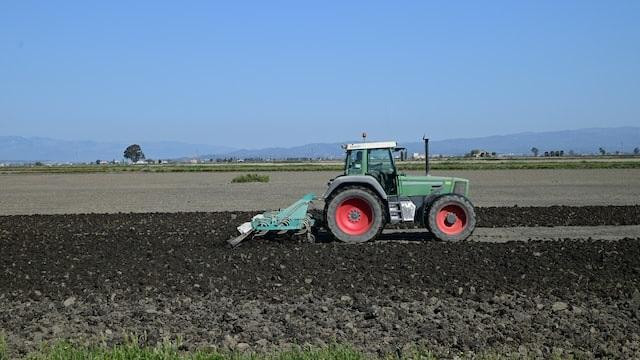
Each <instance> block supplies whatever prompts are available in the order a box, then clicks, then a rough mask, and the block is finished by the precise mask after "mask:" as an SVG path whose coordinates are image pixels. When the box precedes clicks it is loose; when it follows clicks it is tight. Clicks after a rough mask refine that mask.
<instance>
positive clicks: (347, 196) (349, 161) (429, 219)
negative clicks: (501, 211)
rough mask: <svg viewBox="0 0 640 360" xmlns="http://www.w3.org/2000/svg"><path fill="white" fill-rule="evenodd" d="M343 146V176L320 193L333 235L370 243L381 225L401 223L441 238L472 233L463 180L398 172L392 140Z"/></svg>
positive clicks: (470, 208) (471, 213)
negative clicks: (344, 154)
mask: <svg viewBox="0 0 640 360" xmlns="http://www.w3.org/2000/svg"><path fill="white" fill-rule="evenodd" d="M345 149H346V151H347V156H346V161H345V170H344V174H343V175H341V176H338V177H337V178H335V179H333V180H331V181H330V182H329V188H328V189H327V191H326V192H325V194H324V196H323V198H324V200H325V208H324V217H325V218H324V222H325V224H326V226H327V228H328V230H329V231H330V232H331V234H333V236H334V237H335V238H336V239H338V240H340V241H343V242H348V243H359V242H365V241H369V240H372V239H375V238H376V237H377V236H378V235H379V234H380V232H381V231H382V229H383V228H384V227H385V225H387V224H397V223H402V222H410V223H416V224H418V225H420V226H422V227H426V228H427V229H429V231H430V232H431V233H432V234H433V235H434V236H435V237H436V238H438V239H441V240H450V241H456V240H464V239H466V238H467V237H469V235H471V233H472V232H473V230H474V228H475V223H476V219H475V212H474V209H473V205H472V204H471V202H470V201H469V200H468V199H467V195H468V192H469V181H468V180H466V179H460V178H453V177H438V176H430V175H425V176H409V175H406V174H403V173H400V172H398V170H397V168H396V166H395V162H394V156H393V153H394V152H396V151H401V150H403V149H402V148H398V147H397V145H396V142H377V143H376V142H373V143H357V144H348V145H346V146H345ZM426 157H427V158H428V156H426ZM426 167H427V171H428V164H427V165H426Z"/></svg>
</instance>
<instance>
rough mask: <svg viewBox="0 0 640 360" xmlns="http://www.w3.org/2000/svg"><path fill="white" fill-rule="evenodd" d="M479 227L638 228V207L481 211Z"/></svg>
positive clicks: (571, 207)
mask: <svg viewBox="0 0 640 360" xmlns="http://www.w3.org/2000/svg"><path fill="white" fill-rule="evenodd" d="M476 213H477V217H478V226H479V227H512V226H597V225H638V224H640V205H631V206H550V207H535V206H526V207H519V206H514V207H483V208H478V209H476Z"/></svg>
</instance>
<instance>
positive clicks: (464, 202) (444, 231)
mask: <svg viewBox="0 0 640 360" xmlns="http://www.w3.org/2000/svg"><path fill="white" fill-rule="evenodd" d="M427 226H428V227H429V231H431V233H432V234H433V235H434V236H435V237H436V238H438V239H440V240H444V241H461V240H465V239H467V238H468V237H469V236H470V235H471V233H473V230H474V229H475V227H476V213H475V211H474V210H473V205H472V204H471V202H470V201H469V200H468V199H467V198H465V197H464V196H461V195H457V194H448V195H443V196H440V197H439V198H437V199H436V200H435V201H434V202H433V203H432V204H431V206H430V207H429V212H428V213H427Z"/></svg>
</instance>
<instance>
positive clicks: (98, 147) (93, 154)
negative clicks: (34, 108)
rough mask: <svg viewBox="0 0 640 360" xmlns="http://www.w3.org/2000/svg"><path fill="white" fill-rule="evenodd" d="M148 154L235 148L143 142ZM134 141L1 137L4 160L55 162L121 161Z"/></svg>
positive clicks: (166, 156)
mask: <svg viewBox="0 0 640 360" xmlns="http://www.w3.org/2000/svg"><path fill="white" fill-rule="evenodd" d="M139 144H140V146H142V150H143V151H144V153H145V155H147V157H149V158H153V159H170V158H176V157H180V156H190V157H191V156H197V155H200V154H207V153H224V152H229V151H232V150H234V149H233V148H229V147H224V146H214V145H201V144H187V143H182V142H175V141H161V142H144V141H143V142H139ZM128 145H130V144H128V143H117V142H97V141H67V140H56V139H50V138H42V137H29V138H26V137H21V136H0V162H3V161H4V162H6V161H55V162H67V161H68V162H88V161H95V160H98V159H101V160H113V159H115V160H120V159H122V155H123V152H124V149H125V148H126V147H127V146H128Z"/></svg>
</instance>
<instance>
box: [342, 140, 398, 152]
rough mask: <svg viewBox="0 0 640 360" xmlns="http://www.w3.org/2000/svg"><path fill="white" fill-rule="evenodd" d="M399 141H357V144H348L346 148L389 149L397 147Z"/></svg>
mask: <svg viewBox="0 0 640 360" xmlns="http://www.w3.org/2000/svg"><path fill="white" fill-rule="evenodd" d="M397 145H398V144H397V143H396V142H395V141H382V142H365V143H355V144H347V145H346V146H345V147H344V148H345V149H346V150H363V149H388V148H393V149H395V148H396V147H397Z"/></svg>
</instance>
